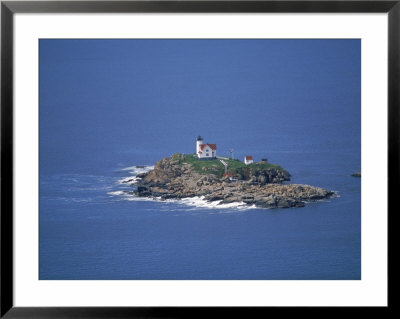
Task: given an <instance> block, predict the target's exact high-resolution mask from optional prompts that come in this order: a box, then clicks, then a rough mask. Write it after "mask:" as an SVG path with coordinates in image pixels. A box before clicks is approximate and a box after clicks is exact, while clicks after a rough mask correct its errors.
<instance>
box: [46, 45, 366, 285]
mask: <svg viewBox="0 0 400 319" xmlns="http://www.w3.org/2000/svg"><path fill="white" fill-rule="evenodd" d="M360 59H361V55H360V41H359V40H40V109H39V112H40V185H39V186H40V209H39V220H40V223H39V226H40V229H39V264H40V265H39V279H42V280H53V279H57V280H59V279H65V280H68V279H96V280H98V279H104V280H116V279H121V280H122V279H123V280H131V279H132V280H135V279H138V280H140V279H143V280H153V279H154V280H162V279H181V280H186V279H198V280H205V279H221V280H224V279H233V280H241V279H254V280H302V279H304V280H314V279H315V280H357V279H361V179H360V178H355V177H352V176H350V175H351V174H352V173H354V172H356V171H360V170H361V124H360V122H361V100H360V79H361V75H360V62H361V60H360ZM199 134H201V135H202V136H203V137H204V138H205V142H210V143H216V144H217V148H218V149H217V154H218V155H221V156H224V155H225V156H228V155H229V149H230V148H234V156H235V157H236V158H239V159H243V157H244V155H253V157H254V158H255V160H260V159H261V158H264V157H267V158H268V159H269V161H270V162H271V163H276V164H279V165H281V166H282V167H284V168H285V169H287V170H288V171H289V172H290V173H291V175H292V181H291V182H293V183H302V184H310V185H314V186H319V187H324V188H327V189H330V190H334V191H336V192H337V193H338V196H337V197H335V198H331V199H329V200H326V201H320V202H312V203H308V204H307V205H306V206H305V207H302V208H290V209H260V208H254V207H247V206H245V205H240V204H239V205H237V204H233V205H217V203H207V202H205V201H203V200H202V199H201V198H193V199H186V200H181V201H178V200H167V201H161V200H150V199H144V198H136V197H134V196H129V195H125V194H124V193H123V191H124V190H131V189H132V187H131V186H129V185H128V184H127V183H125V181H127V180H129V179H132V178H134V177H135V175H136V174H138V173H140V172H143V171H147V170H150V169H152V168H153V165H154V163H155V162H156V161H157V160H159V159H161V158H162V157H164V156H170V155H171V154H173V153H177V152H181V153H193V152H194V150H195V141H196V137H197V136H198V135H199ZM137 166H139V167H137Z"/></svg>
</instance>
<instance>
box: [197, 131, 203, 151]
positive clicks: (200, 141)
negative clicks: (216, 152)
mask: <svg viewBox="0 0 400 319" xmlns="http://www.w3.org/2000/svg"><path fill="white" fill-rule="evenodd" d="M202 144H203V138H202V137H201V136H200V135H199V136H198V137H197V140H196V154H199V151H200V150H201V148H200V147H201V145H202Z"/></svg>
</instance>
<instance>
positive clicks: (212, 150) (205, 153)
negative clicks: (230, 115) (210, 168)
mask: <svg viewBox="0 0 400 319" xmlns="http://www.w3.org/2000/svg"><path fill="white" fill-rule="evenodd" d="M196 154H197V157H198V158H205V159H212V158H215V157H217V144H208V143H207V144H203V138H202V137H201V136H199V137H198V138H197V140H196Z"/></svg>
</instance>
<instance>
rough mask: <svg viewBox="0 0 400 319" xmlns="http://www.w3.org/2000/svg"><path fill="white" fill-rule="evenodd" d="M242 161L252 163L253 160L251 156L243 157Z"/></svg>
mask: <svg viewBox="0 0 400 319" xmlns="http://www.w3.org/2000/svg"><path fill="white" fill-rule="evenodd" d="M244 159H245V160H246V161H252V160H253V156H245V157H244Z"/></svg>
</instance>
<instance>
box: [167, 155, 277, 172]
mask: <svg viewBox="0 0 400 319" xmlns="http://www.w3.org/2000/svg"><path fill="white" fill-rule="evenodd" d="M171 158H172V159H173V160H176V161H178V163H179V164H182V165H183V164H184V163H186V164H191V165H192V167H193V169H194V170H195V171H196V172H198V173H200V174H214V175H216V176H217V177H222V175H223V173H224V172H225V167H224V165H223V164H222V163H221V162H220V160H219V159H212V160H205V159H203V160H201V159H199V158H198V157H197V156H196V154H179V153H177V154H173V155H172V156H171ZM224 162H225V163H226V164H228V172H231V173H232V174H233V175H242V176H244V177H248V176H250V175H253V174H254V173H256V172H258V171H264V170H267V169H270V168H273V169H276V170H283V168H282V167H280V166H279V165H276V164H270V163H264V162H258V163H252V164H249V165H246V164H245V163H243V162H242V161H240V160H237V159H233V160H232V159H229V160H224Z"/></svg>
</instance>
